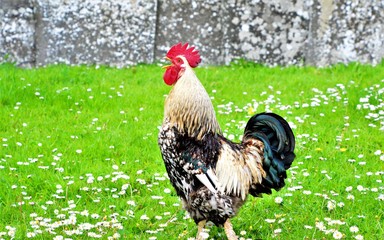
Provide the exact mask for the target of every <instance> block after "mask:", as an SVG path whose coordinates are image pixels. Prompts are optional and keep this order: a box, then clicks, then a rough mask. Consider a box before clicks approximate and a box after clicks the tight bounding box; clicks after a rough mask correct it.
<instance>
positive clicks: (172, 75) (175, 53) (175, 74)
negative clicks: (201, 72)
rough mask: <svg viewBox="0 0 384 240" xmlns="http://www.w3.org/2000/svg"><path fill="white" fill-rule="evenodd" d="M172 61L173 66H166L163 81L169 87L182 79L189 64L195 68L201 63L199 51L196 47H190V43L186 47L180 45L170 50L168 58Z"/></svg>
mask: <svg viewBox="0 0 384 240" xmlns="http://www.w3.org/2000/svg"><path fill="white" fill-rule="evenodd" d="M165 58H166V59H167V60H169V61H171V65H168V66H164V68H165V69H166V71H165V73H164V76H163V79H164V82H165V83H166V84H168V85H173V84H175V83H176V81H177V80H178V79H179V78H180V77H181V75H182V74H183V72H184V70H185V68H186V67H187V64H188V65H189V66H190V67H192V68H195V67H197V65H198V64H199V63H200V62H201V58H200V54H199V51H197V50H196V49H195V47H189V45H188V43H185V44H184V45H183V44H182V43H178V44H176V45H174V46H172V47H171V49H169V51H168V53H167V55H166V57H165Z"/></svg>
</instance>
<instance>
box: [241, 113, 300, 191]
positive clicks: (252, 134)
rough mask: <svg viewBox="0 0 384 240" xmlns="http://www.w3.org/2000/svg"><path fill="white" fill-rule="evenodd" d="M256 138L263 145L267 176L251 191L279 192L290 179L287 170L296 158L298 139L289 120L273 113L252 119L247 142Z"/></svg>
mask: <svg viewBox="0 0 384 240" xmlns="http://www.w3.org/2000/svg"><path fill="white" fill-rule="evenodd" d="M249 138H256V139H258V140H260V141H262V142H263V143H264V162H263V168H264V171H265V172H266V173H267V176H266V177H265V178H264V179H263V182H262V183H261V184H260V185H258V186H255V187H254V188H252V189H251V191H250V193H251V194H252V195H254V196H257V195H260V194H261V193H268V194H270V193H271V189H272V188H273V189H275V190H280V189H281V188H282V187H284V185H285V182H284V179H285V178H287V174H286V170H287V169H288V168H290V166H291V164H292V162H293V160H294V159H295V154H294V149H295V137H294V135H293V132H292V129H291V128H290V127H289V124H288V123H287V121H285V120H284V119H283V118H282V117H281V116H279V115H277V114H274V113H260V114H256V115H254V116H253V117H252V118H251V119H249V121H248V123H247V125H246V127H245V131H244V140H246V139H249ZM244 140H243V141H244Z"/></svg>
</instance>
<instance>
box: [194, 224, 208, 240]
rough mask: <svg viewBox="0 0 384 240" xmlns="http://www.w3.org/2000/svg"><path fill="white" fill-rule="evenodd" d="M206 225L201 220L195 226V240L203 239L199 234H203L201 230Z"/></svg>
mask: <svg viewBox="0 0 384 240" xmlns="http://www.w3.org/2000/svg"><path fill="white" fill-rule="evenodd" d="M206 223H207V220H202V221H200V222H199V223H198V224H197V227H198V228H197V235H196V240H201V239H204V238H203V236H202V234H201V233H202V232H203V229H204V227H205V224H206Z"/></svg>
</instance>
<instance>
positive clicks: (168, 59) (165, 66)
mask: <svg viewBox="0 0 384 240" xmlns="http://www.w3.org/2000/svg"><path fill="white" fill-rule="evenodd" d="M164 59H165V60H167V61H170V62H172V60H171V59H170V58H169V57H164ZM170 66H172V64H170V65H164V66H162V67H161V68H163V69H164V68H169V67H170Z"/></svg>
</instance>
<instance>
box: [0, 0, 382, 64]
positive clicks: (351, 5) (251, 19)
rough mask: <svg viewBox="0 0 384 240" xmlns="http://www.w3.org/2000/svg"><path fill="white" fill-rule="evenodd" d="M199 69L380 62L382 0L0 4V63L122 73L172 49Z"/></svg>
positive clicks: (19, 0) (0, 0) (14, 0)
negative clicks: (190, 54)
mask: <svg viewBox="0 0 384 240" xmlns="http://www.w3.org/2000/svg"><path fill="white" fill-rule="evenodd" d="M180 41H182V42H187V41H188V42H190V43H191V44H193V45H196V46H197V48H198V49H199V50H200V52H201V55H202V58H203V63H204V64H228V63H230V62H231V61H233V60H234V59H237V58H243V59H247V60H251V61H256V62H259V63H263V64H267V65H292V64H300V65H301V64H306V65H315V66H324V65H330V64H334V63H338V62H343V63H348V62H351V61H359V62H362V63H371V64H376V63H378V62H380V61H381V60H382V59H383V58H384V1H382V0H370V1H366V0H268V1H267V0H252V1H246V0H227V1H222V0H207V1H191V0H82V1H78V0H0V61H3V60H5V59H7V60H8V61H14V62H16V63H17V64H19V65H21V66H41V65H46V64H54V63H67V64H106V65H111V66H120V67H122V66H128V65H132V64H136V63H152V62H155V61H158V60H159V59H161V58H162V57H163V56H164V55H165V53H166V51H167V50H168V48H169V47H170V46H171V45H173V44H175V43H177V42H180Z"/></svg>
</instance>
